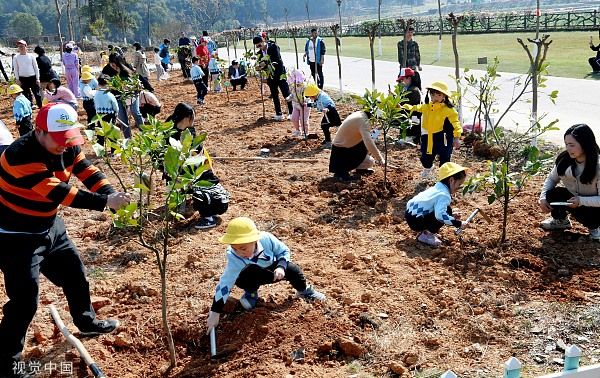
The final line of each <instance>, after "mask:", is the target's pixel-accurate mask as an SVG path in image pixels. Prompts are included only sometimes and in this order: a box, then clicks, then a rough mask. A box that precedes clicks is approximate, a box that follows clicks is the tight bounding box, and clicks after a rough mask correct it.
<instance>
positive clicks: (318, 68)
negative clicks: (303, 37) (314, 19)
mask: <svg viewBox="0 0 600 378" xmlns="http://www.w3.org/2000/svg"><path fill="white" fill-rule="evenodd" d="M305 59H306V63H307V64H308V65H309V66H310V76H312V77H313V79H314V80H315V83H317V86H318V87H319V89H323V83H324V80H323V63H325V42H323V38H321V37H319V36H318V35H317V29H311V30H310V38H309V39H308V40H307V41H306V45H304V56H303V57H302V60H305ZM316 74H318V75H319V77H318V78H317V76H316Z"/></svg>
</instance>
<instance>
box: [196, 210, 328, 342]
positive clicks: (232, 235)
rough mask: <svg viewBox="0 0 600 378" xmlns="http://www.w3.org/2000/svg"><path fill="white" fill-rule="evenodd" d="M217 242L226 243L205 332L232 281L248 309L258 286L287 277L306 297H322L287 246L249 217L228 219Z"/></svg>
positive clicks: (215, 322)
mask: <svg viewBox="0 0 600 378" xmlns="http://www.w3.org/2000/svg"><path fill="white" fill-rule="evenodd" d="M219 242H221V243H223V244H229V247H227V250H226V252H225V253H226V255H227V265H226V266H225V271H224V272H223V274H222V275H221V279H220V280H219V284H218V285H217V288H216V290H215V295H214V298H213V303H212V306H211V309H210V312H209V313H208V319H207V321H206V325H207V327H208V330H207V332H206V333H207V334H208V333H210V331H211V330H212V329H213V328H214V327H216V326H217V325H218V324H219V318H220V316H221V312H223V307H224V306H225V302H227V298H228V297H229V294H230V292H231V289H233V286H234V285H236V286H238V287H240V288H242V289H243V290H244V295H243V296H242V298H240V303H241V304H242V306H243V307H244V309H246V310H252V309H253V308H254V307H256V303H257V302H258V288H259V287H260V286H262V285H267V284H271V283H274V282H277V281H281V280H283V279H285V280H287V281H288V282H289V283H290V284H291V285H292V287H293V288H294V289H296V291H297V292H298V293H297V294H298V296H299V297H300V298H303V299H305V300H307V301H311V300H319V301H324V300H325V295H324V294H322V293H320V292H318V291H316V290H315V289H314V288H313V287H312V286H311V285H307V283H306V278H304V273H303V272H302V269H301V268H300V267H299V266H298V265H297V264H295V263H293V262H292V261H291V260H290V250H289V248H288V247H287V246H286V245H285V244H284V243H283V242H281V241H280V240H279V239H277V238H276V237H275V236H273V235H272V234H270V233H268V232H264V231H262V232H261V231H259V230H258V229H257V228H256V225H255V224H254V222H253V221H252V219H250V218H246V217H239V218H235V219H232V220H231V221H230V222H229V224H228V225H227V229H226V231H225V234H224V235H223V236H221V238H220V239H219Z"/></svg>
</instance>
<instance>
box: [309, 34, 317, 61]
mask: <svg viewBox="0 0 600 378" xmlns="http://www.w3.org/2000/svg"><path fill="white" fill-rule="evenodd" d="M308 61H309V62H311V63H314V62H315V43H314V42H313V40H312V39H311V40H309V41H308Z"/></svg>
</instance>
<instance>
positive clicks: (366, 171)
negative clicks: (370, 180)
mask: <svg viewBox="0 0 600 378" xmlns="http://www.w3.org/2000/svg"><path fill="white" fill-rule="evenodd" d="M355 172H356V174H357V175H365V176H368V175H372V174H373V173H374V172H375V171H374V170H372V169H371V168H367V169H357V170H356V171H355Z"/></svg>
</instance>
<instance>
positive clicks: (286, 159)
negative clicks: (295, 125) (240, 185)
mask: <svg viewBox="0 0 600 378" xmlns="http://www.w3.org/2000/svg"><path fill="white" fill-rule="evenodd" d="M211 158H212V159H213V160H232V161H281V162H284V163H318V162H319V159H288V158H275V157H260V156H248V157H242V156H213V157H211Z"/></svg>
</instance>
